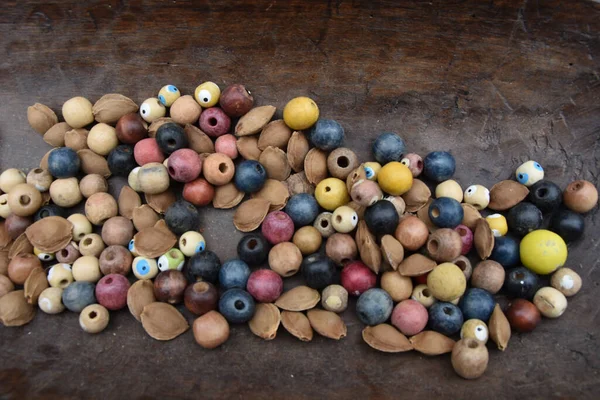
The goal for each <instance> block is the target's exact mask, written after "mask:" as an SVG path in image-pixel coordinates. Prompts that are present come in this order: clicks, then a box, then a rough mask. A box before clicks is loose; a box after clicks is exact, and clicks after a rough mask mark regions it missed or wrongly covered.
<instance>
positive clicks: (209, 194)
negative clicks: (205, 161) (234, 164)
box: [182, 178, 215, 207]
mask: <svg viewBox="0 0 600 400" xmlns="http://www.w3.org/2000/svg"><path fill="white" fill-rule="evenodd" d="M182 195H183V199H184V200H186V201H189V202H190V203H192V204H193V205H195V206H199V207H202V206H207V205H209V204H210V203H211V202H212V200H213V198H214V197H215V188H214V186H213V185H211V184H210V183H208V181H207V180H206V179H203V178H198V179H195V180H193V181H191V182H187V183H186V184H185V185H184V186H183V194H182Z"/></svg>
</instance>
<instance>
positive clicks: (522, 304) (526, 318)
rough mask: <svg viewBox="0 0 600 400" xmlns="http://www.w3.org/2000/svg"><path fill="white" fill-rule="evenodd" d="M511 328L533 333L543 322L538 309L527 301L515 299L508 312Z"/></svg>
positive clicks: (507, 316)
mask: <svg viewBox="0 0 600 400" xmlns="http://www.w3.org/2000/svg"><path fill="white" fill-rule="evenodd" d="M506 318H507V319H508V322H509V323H510V326H511V327H512V328H513V329H514V330H516V331H519V332H531V331H532V330H534V329H535V327H536V326H538V324H539V323H540V321H541V320H542V316H541V314H540V311H539V310H538V308H537V307H536V306H535V304H533V303H532V302H530V301H528V300H525V299H515V300H513V301H512V303H511V305H510V306H509V307H508V310H507V311H506Z"/></svg>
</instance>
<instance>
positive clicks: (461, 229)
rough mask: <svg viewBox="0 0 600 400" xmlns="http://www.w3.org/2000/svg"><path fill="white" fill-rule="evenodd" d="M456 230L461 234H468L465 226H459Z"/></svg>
mask: <svg viewBox="0 0 600 400" xmlns="http://www.w3.org/2000/svg"><path fill="white" fill-rule="evenodd" d="M456 232H458V234H459V235H460V236H467V231H466V230H465V229H463V228H458V229H457V230H456Z"/></svg>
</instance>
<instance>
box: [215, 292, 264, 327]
mask: <svg viewBox="0 0 600 400" xmlns="http://www.w3.org/2000/svg"><path fill="white" fill-rule="evenodd" d="M254 310H255V303H254V299H253V298H252V296H251V295H250V294H249V293H248V292H246V291H244V290H240V289H229V290H228V291H226V292H225V293H223V295H222V296H221V299H220V300H219V312H220V313H221V314H223V316H224V317H225V319H227V321H228V322H230V323H232V324H242V323H244V322H248V321H250V319H252V316H253V315H254Z"/></svg>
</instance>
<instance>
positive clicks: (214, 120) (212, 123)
mask: <svg viewBox="0 0 600 400" xmlns="http://www.w3.org/2000/svg"><path fill="white" fill-rule="evenodd" d="M199 125H200V129H202V131H203V132H204V133H206V134H207V135H208V136H212V137H219V136H221V135H224V134H226V133H227V132H229V128H230V127H231V118H229V116H228V115H227V114H225V112H223V110H221V109H220V108H219V107H210V108H207V109H206V110H204V111H203V112H202V114H200V123H199Z"/></svg>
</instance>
